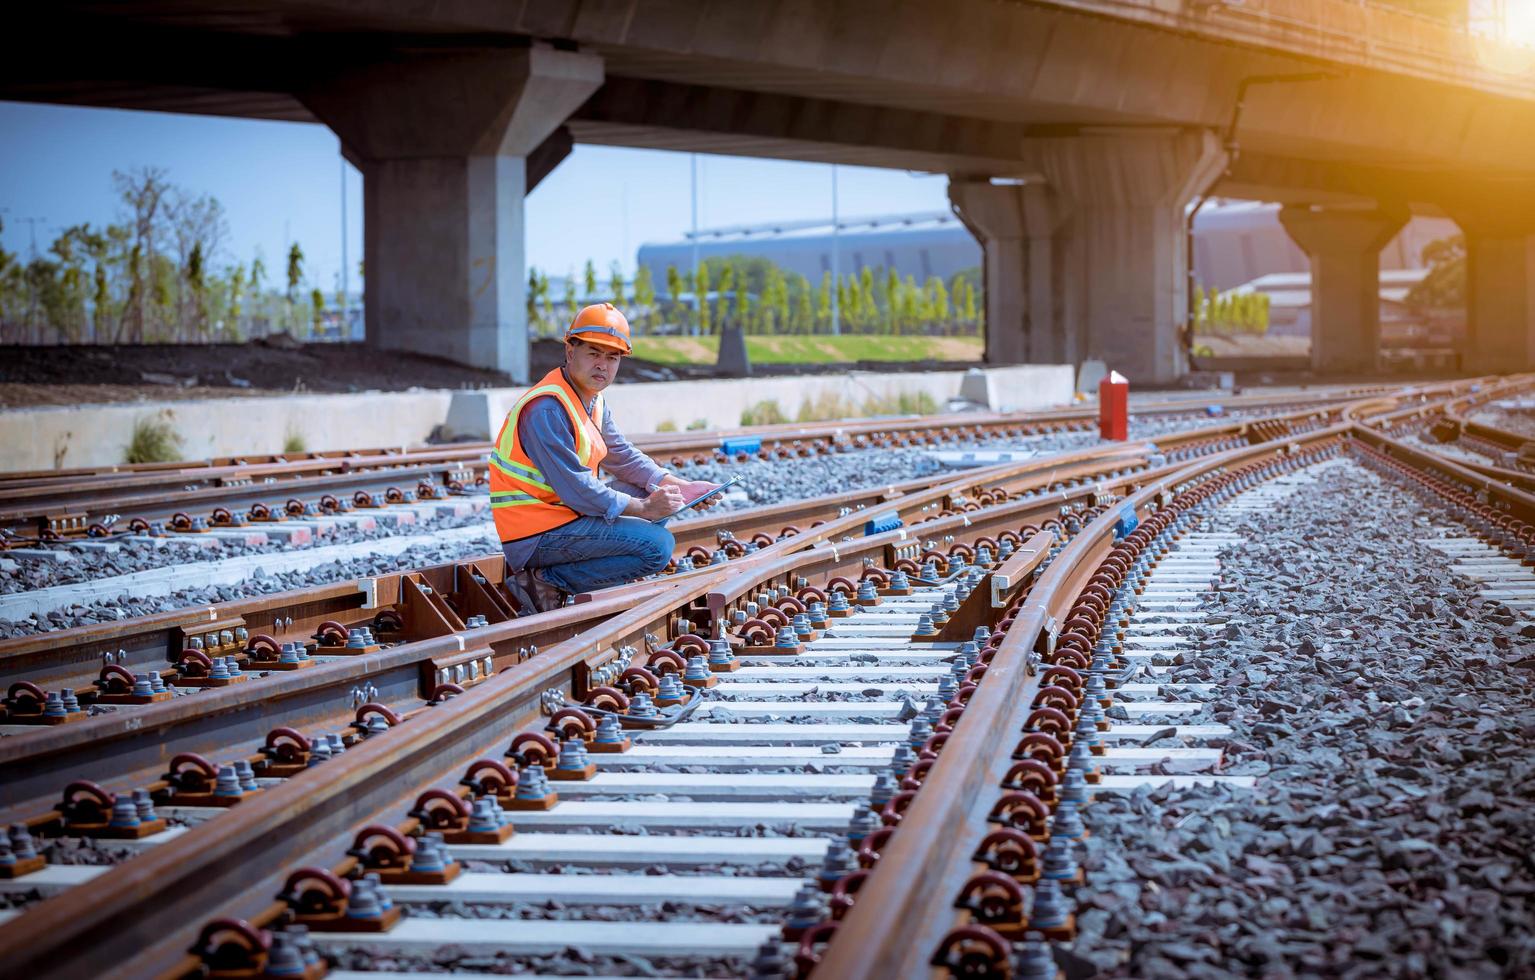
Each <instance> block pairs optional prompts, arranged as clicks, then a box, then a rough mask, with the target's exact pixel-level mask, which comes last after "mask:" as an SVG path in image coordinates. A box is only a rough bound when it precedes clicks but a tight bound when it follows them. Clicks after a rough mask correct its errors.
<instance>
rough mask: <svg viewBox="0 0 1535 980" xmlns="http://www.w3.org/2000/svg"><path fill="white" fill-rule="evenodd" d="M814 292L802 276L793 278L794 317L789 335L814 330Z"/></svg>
mask: <svg viewBox="0 0 1535 980" xmlns="http://www.w3.org/2000/svg"><path fill="white" fill-rule="evenodd" d="M814 296H815V290H814V289H812V288H811V287H810V280H809V279H806V278H805V277H804V276H803V275H799V274H796V275H795V277H794V316H793V318H792V320H793V323H792V325H791V327H790V332H791V333H801V334H807V333H811V332H813V331H814V330H815V299H814Z"/></svg>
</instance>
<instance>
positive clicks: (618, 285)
mask: <svg viewBox="0 0 1535 980" xmlns="http://www.w3.org/2000/svg"><path fill="white" fill-rule="evenodd" d="M608 292H609V293H610V294H611V298H610V299H609V300H608V302H610V303H612V304H613V305H614V306H623V305H624V270H623V266H621V265H619V264H618V262H617V261H615V262H614V263H613V264H612V265H610V266H608Z"/></svg>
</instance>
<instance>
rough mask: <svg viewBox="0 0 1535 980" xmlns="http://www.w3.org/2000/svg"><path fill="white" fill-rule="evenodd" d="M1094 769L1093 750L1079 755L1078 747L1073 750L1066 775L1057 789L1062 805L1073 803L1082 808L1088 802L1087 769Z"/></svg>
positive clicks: (1067, 764)
mask: <svg viewBox="0 0 1535 980" xmlns="http://www.w3.org/2000/svg"><path fill="white" fill-rule="evenodd" d="M1091 767H1092V752H1091V750H1088V751H1085V752H1083V754H1082V755H1080V756H1079V755H1078V754H1077V746H1075V745H1073V746H1072V748H1071V755H1070V756H1069V757H1068V760H1067V763H1066V775H1065V777H1064V778H1063V779H1062V780H1061V784H1060V786H1059V787H1057V789H1056V794H1057V796H1059V798H1060V801H1061V802H1062V803H1071V804H1074V805H1076V806H1081V805H1083V804H1085V803H1086V802H1087V801H1088V790H1087V769H1089V768H1091Z"/></svg>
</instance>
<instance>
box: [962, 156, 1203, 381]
mask: <svg viewBox="0 0 1535 980" xmlns="http://www.w3.org/2000/svg"><path fill="white" fill-rule="evenodd" d="M1023 153H1024V156H1025V158H1026V159H1027V161H1028V165H1029V166H1030V167H1031V168H1032V169H1034V170H1035V171H1036V172H1038V173H1040V174H1042V175H1043V176H1044V182H1043V184H1030V183H1024V184H1022V185H1006V184H1001V185H999V184H990V183H983V182H974V181H963V180H955V181H953V183H951V186H950V191H949V197H950V200H951V201H952V202H953V204H954V206H955V209H956V211H957V212H958V213H959V214H960V215H961V217H962V218H963V219H964V220H965V222H966V224H967V225H969V226H970V228H971V229H972V231H973V232H974V233H975V234H976V236H977V237H978V238H980V239H981V241H982V245H983V248H984V249H985V254H986V264H985V270H986V277H987V289H986V314H987V335H988V340H987V345H988V346H987V357H988V359H990V360H994V361H996V362H998V363H1008V362H1011V361H1014V360H1029V361H1039V360H1047V361H1062V360H1064V361H1067V362H1076V361H1079V360H1082V359H1084V358H1101V359H1102V360H1104V361H1105V362H1107V363H1108V364H1109V366H1110V367H1113V368H1116V369H1117V370H1119V371H1120V372H1121V373H1123V374H1125V375H1126V376H1128V377H1130V378H1132V379H1134V380H1136V381H1140V382H1142V383H1150V384H1165V383H1167V382H1170V381H1174V380H1176V379H1177V378H1178V377H1179V376H1181V375H1182V374H1183V373H1184V372H1185V371H1187V369H1188V359H1187V354H1186V351H1185V348H1184V344H1183V340H1182V331H1183V328H1184V325H1185V323H1186V322H1187V318H1188V239H1187V232H1188V228H1187V224H1186V219H1185V212H1186V208H1187V207H1188V205H1189V204H1190V203H1191V202H1192V201H1193V200H1194V198H1195V197H1197V196H1198V195H1199V194H1201V193H1202V192H1203V191H1204V190H1205V189H1206V188H1208V187H1209V186H1210V185H1211V184H1212V183H1213V182H1214V181H1215V180H1216V179H1217V178H1218V177H1219V176H1220V174H1221V172H1222V170H1223V169H1224V167H1225V163H1226V153H1225V151H1224V150H1223V149H1222V147H1221V145H1220V143H1219V141H1218V140H1217V139H1216V138H1215V136H1214V134H1212V133H1210V132H1208V131H1203V130H1173V131H1144V130H1135V131H1126V132H1104V133H1093V134H1088V135H1082V136H1075V137H1062V138H1050V139H1038V140H1028V141H1026V142H1025V144H1024V150H1023Z"/></svg>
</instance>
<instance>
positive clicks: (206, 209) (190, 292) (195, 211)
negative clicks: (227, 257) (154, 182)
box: [164, 187, 229, 338]
mask: <svg viewBox="0 0 1535 980" xmlns="http://www.w3.org/2000/svg"><path fill="white" fill-rule="evenodd" d="M164 210H165V224H166V233H167V236H168V238H169V240H170V242H171V244H172V245H173V246H174V247H175V250H176V267H177V269H178V270H179V272H180V275H178V276H177V277H176V280H175V289H174V293H175V305H176V314H175V324H174V326H175V331H176V333H177V335H178V336H181V337H183V338H186V337H187V336H188V335H189V334H190V335H199V334H201V332H202V330H203V328H204V325H205V322H206V312H207V292H206V276H205V277H204V282H203V284H202V285H194V284H193V283H192V282H191V281H190V280H188V279H187V277H186V273H187V270H189V269H190V268H191V266H192V253H193V252H194V251H196V252H198V253H199V263H198V264H199V267H200V269H201V270H202V271H204V272H206V269H207V268H208V266H209V265H210V264H211V263H212V262H213V261H214V260H215V259H216V258H217V256H218V253H219V251H220V250H221V249H222V248H223V242H224V238H225V237H226V236H227V235H228V232H229V223H228V221H227V220H226V219H225V216H224V206H223V205H222V204H220V203H219V202H218V200H217V199H216V198H214V197H212V196H210V195H207V194H201V195H196V194H192V193H190V192H188V191H186V190H183V189H182V188H179V187H172V188H171V189H170V191H169V193H168V194H167V195H166V203H165V209H164Z"/></svg>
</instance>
